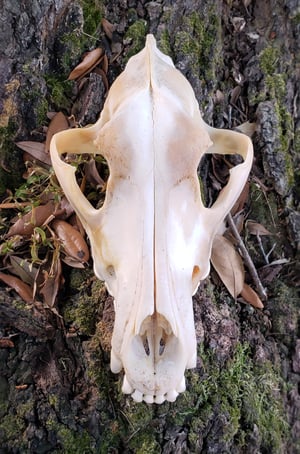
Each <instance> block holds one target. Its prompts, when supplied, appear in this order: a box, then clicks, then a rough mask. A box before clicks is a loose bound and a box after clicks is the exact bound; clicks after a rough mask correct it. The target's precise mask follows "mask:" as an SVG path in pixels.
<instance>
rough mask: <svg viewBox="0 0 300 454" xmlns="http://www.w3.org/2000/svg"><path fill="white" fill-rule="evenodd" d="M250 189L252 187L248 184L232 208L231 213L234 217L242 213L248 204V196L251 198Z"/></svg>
mask: <svg viewBox="0 0 300 454" xmlns="http://www.w3.org/2000/svg"><path fill="white" fill-rule="evenodd" d="M249 187H250V185H249V183H248V182H247V183H246V184H245V186H244V187H243V190H242V192H241V193H240V195H239V198H238V199H237V201H236V202H235V204H234V205H233V207H232V208H231V211H230V213H231V215H232V216H234V215H235V214H236V213H239V212H240V211H242V210H243V209H244V208H245V204H246V202H247V200H248V196H249Z"/></svg>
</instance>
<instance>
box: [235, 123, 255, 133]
mask: <svg viewBox="0 0 300 454" xmlns="http://www.w3.org/2000/svg"><path fill="white" fill-rule="evenodd" d="M235 129H236V130H237V131H239V132H242V133H243V134H246V136H248V137H252V136H253V134H254V133H255V131H256V123H250V122H249V121H245V123H242V124H240V125H239V126H237V127H236V128H235Z"/></svg>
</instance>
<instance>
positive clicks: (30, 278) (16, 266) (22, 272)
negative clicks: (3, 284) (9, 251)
mask: <svg viewBox="0 0 300 454" xmlns="http://www.w3.org/2000/svg"><path fill="white" fill-rule="evenodd" d="M9 260H10V263H11V266H12V270H11V271H12V272H13V273H14V274H16V275H17V276H18V277H19V278H20V279H21V280H22V281H23V282H25V283H26V284H29V285H31V286H33V285H34V282H35V280H36V277H37V274H38V269H37V268H36V267H34V266H33V265H32V263H30V262H28V261H27V260H26V259H23V258H21V257H18V256H17V255H10V257H9Z"/></svg>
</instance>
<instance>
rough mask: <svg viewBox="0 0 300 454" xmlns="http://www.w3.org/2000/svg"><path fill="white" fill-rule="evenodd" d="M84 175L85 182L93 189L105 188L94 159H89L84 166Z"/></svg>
mask: <svg viewBox="0 0 300 454" xmlns="http://www.w3.org/2000/svg"><path fill="white" fill-rule="evenodd" d="M84 174H85V177H86V180H87V181H88V182H89V183H91V184H92V185H93V186H95V187H100V188H101V189H102V188H104V186H105V181H104V180H102V178H101V177H100V175H99V172H98V170H97V167H96V161H95V159H90V160H89V161H87V162H85V164H84Z"/></svg>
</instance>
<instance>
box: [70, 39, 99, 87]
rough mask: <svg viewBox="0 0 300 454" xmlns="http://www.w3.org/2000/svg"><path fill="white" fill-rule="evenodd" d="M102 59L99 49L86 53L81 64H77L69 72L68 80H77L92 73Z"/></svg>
mask: <svg viewBox="0 0 300 454" xmlns="http://www.w3.org/2000/svg"><path fill="white" fill-rule="evenodd" d="M102 57H103V49H101V48H100V47H97V48H96V49H94V50H91V51H90V52H87V53H86V54H85V56H84V58H83V60H82V62H81V63H79V65H77V66H76V68H74V69H73V71H71V73H70V74H69V77H68V80H75V79H78V78H79V77H83V76H84V75H85V74H87V73H88V72H90V71H92V69H93V68H94V67H95V66H97V65H98V64H99V63H100V61H101V58H102Z"/></svg>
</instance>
